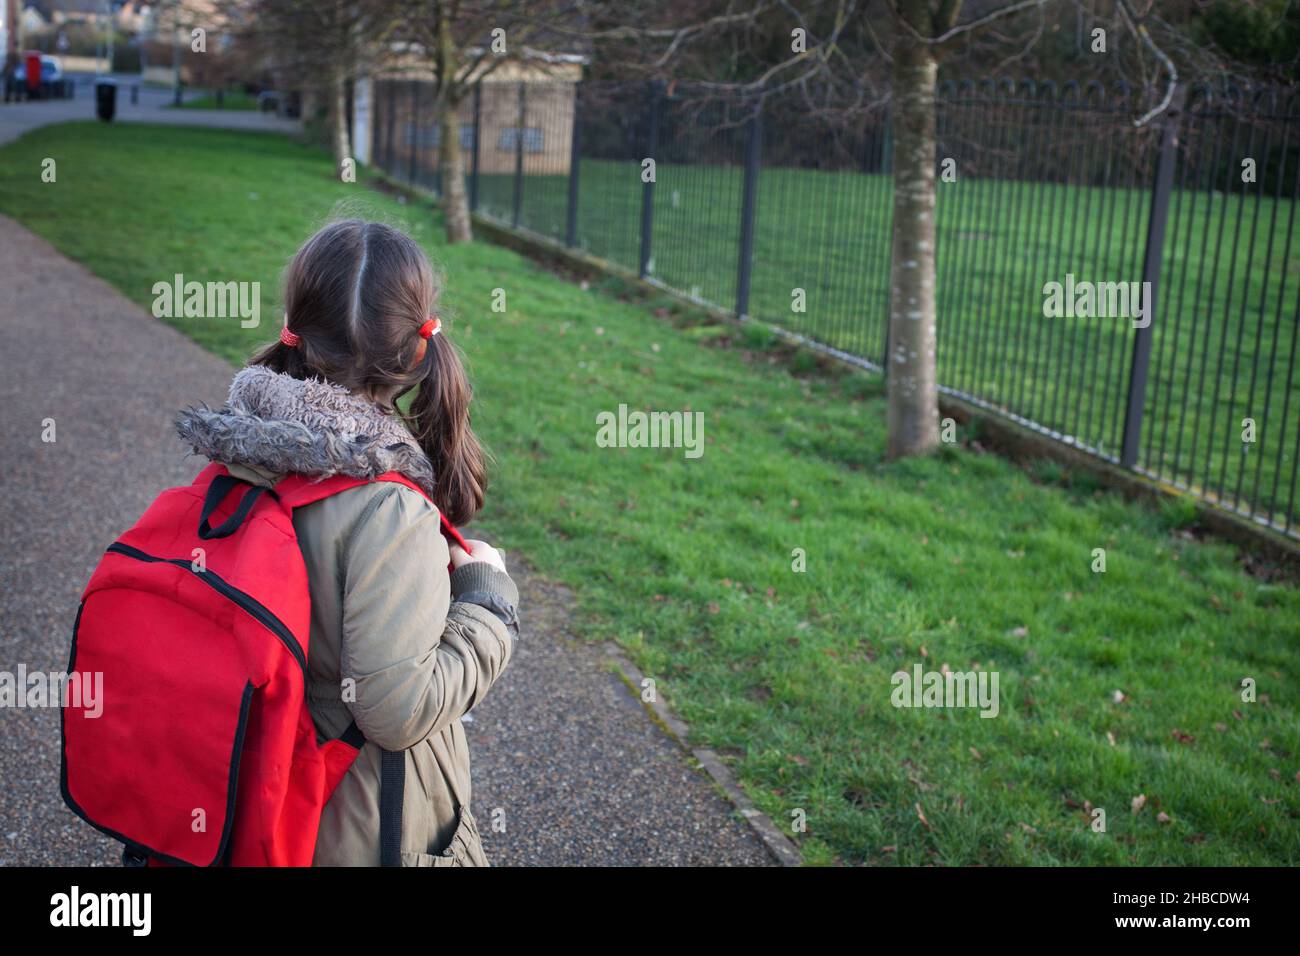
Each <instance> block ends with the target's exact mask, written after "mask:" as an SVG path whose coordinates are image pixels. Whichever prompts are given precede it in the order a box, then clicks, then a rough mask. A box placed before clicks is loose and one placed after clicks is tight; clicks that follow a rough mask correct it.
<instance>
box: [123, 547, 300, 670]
mask: <svg viewBox="0 0 1300 956" xmlns="http://www.w3.org/2000/svg"><path fill="white" fill-rule="evenodd" d="M108 550H109V551H112V552H113V553H115V554H121V555H125V556H126V557H128V558H136V559H137V560H140V561H154V562H160V563H162V564H174V565H176V566H177V567H178V568H185V569H187V570H188V571H189V572H190V573H191V574H193V575H194V576H195V577H197V578H198V579H199V580H200V581H203V582H204V583H205V584H207V585H209V586H210V587H211V588H213V589H214V590H215V591H217V592H219V593H221V594H223V595H225V596H226V597H228V598H229V599H230V600H232V601H234V602H235V603H236V604H238V605H239V606H240V607H241V608H243V609H244V610H245V611H247V612H248V613H249V614H251V615H252V616H253V617H254V618H255V619H256V620H257V621H259V622H260V623H261V624H263V625H264V626H265V627H266V629H267V630H269V631H270V632H271V633H273V634H274V635H275V636H276V637H278V638H279V639H280V643H282V644H283V645H284V646H285V647H287V648H288V649H289V653H290V654H292V655H293V657H294V660H296V661H297V662H298V666H299V667H301V668H302V673H303V676H304V677H306V676H307V655H306V654H304V653H303V650H302V645H301V644H299V643H298V639H297V638H296V637H294V636H293V631H291V630H289V629H288V628H287V627H285V625H284V622H283V621H281V620H280V619H279V618H278V617H276V616H275V615H274V614H272V613H271V611H270V610H268V609H267V607H266V605H264V604H262V603H261V602H260V601H258V600H257V598H255V597H253V596H252V595H251V594H246V593H245V592H243V591H241V590H239V588H237V587H235V586H234V585H233V584H230V583H228V582H227V581H225V580H223V579H222V578H221V576H220V575H218V574H217V573H216V572H215V571H208V570H203V571H196V570H194V563H193V562H192V561H187V560H185V559H184V558H159V557H155V556H154V555H152V554H148V553H146V552H144V551H141V550H140V549H139V548H133V547H131V546H130V545H129V544H123V543H122V542H121V541H114V542H113V543H112V544H110V545H109V546H108Z"/></svg>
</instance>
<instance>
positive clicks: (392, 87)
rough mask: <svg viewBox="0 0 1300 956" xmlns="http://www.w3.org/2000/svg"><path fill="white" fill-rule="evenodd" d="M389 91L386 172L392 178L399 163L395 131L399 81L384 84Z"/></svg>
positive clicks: (385, 136) (385, 124)
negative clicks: (395, 150) (396, 154)
mask: <svg viewBox="0 0 1300 956" xmlns="http://www.w3.org/2000/svg"><path fill="white" fill-rule="evenodd" d="M384 87H385V89H387V90H388V101H387V102H388V106H387V108H386V109H385V110H384V120H385V123H384V172H386V173H388V175H390V176H394V177H395V176H396V175H397V161H396V158H395V154H394V152H393V151H394V149H396V146H395V145H394V143H393V137H394V135H395V133H394V130H395V129H396V127H397V81H396V80H389V81H388V82H387V83H385V84H384Z"/></svg>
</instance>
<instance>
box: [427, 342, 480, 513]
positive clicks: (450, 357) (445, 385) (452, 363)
mask: <svg viewBox="0 0 1300 956" xmlns="http://www.w3.org/2000/svg"><path fill="white" fill-rule="evenodd" d="M428 341H429V345H428V349H427V352H428V354H426V355H425V357H424V363H423V364H424V368H425V372H424V377H423V378H422V379H421V380H420V385H419V391H418V392H417V393H416V396H415V398H414V399H412V400H411V413H410V415H409V416H408V418H407V423H408V425H409V426H410V428H411V431H412V432H413V433H414V434H415V438H416V441H418V442H419V443H420V447H421V448H423V449H424V453H425V454H426V455H428V456H429V461H430V462H431V463H432V464H433V473H434V493H433V503H434V504H436V505H437V506H438V510H440V511H441V512H442V513H443V514H444V515H446V517H447V520H448V521H450V522H451V523H452V524H465V523H466V522H468V521H469V520H470V519H471V518H473V517H474V515H475V514H477V513H478V511H479V510H480V509H481V508H482V507H483V492H484V490H485V487H486V484H487V465H486V462H485V461H484V455H483V449H482V447H481V446H480V445H479V442H478V438H477V437H476V436H475V435H474V432H473V431H472V430H471V429H470V424H469V403H470V398H471V397H472V395H473V390H472V389H471V388H470V384H469V379H468V378H467V377H466V375H465V366H464V365H463V363H462V362H461V358H460V354H459V352H458V351H457V349H456V346H454V345H453V344H452V343H451V342H449V341H448V340H447V336H446V335H445V334H442V335H434V336H433V337H431V338H430V339H429V340H428Z"/></svg>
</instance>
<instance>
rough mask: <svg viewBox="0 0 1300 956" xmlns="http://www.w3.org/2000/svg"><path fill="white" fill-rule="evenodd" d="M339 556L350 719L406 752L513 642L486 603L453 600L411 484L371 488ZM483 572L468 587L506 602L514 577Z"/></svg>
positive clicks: (442, 544) (456, 709)
mask: <svg viewBox="0 0 1300 956" xmlns="http://www.w3.org/2000/svg"><path fill="white" fill-rule="evenodd" d="M340 557H341V561H340V571H341V574H342V577H343V581H342V585H343V622H342V624H343V626H342V633H343V642H342V643H343V646H342V658H341V664H342V671H343V673H342V676H343V677H344V679H347V678H351V679H352V680H353V681H355V688H354V689H355V700H353V701H350V702H349V708H350V709H351V711H352V716H353V719H355V720H356V722H357V726H358V727H359V728H360V730H361V732H362V733H363V734H364V735H365V737H366V739H367V740H370V741H373V742H374V743H376V744H378V745H379V746H381V747H383V748H384V749H385V750H407V749H410V748H411V747H414V746H415V745H416V744H418V743H419V742H420V741H422V740H424V739H426V738H427V737H429V736H431V735H433V734H436V733H438V732H439V731H440V730H442V729H443V728H444V727H446V726H447V725H448V724H450V723H451V722H452V721H454V720H457V719H459V718H460V717H461V716H463V715H464V714H466V713H468V712H469V711H470V709H471V708H473V707H474V706H475V705H476V704H478V702H479V701H481V700H482V699H483V697H484V696H485V695H486V694H487V692H488V689H489V688H490V687H491V686H492V684H493V682H494V681H495V680H496V679H497V677H499V676H500V675H501V673H502V671H504V670H505V668H506V665H507V664H508V663H509V661H510V654H511V651H512V650H513V643H514V639H513V637H512V636H511V634H510V632H509V630H508V628H507V625H506V623H504V622H503V621H502V620H501V618H500V617H499V616H498V615H496V614H494V613H493V612H492V611H491V610H489V609H487V608H485V607H482V606H480V605H478V604H471V603H467V602H462V601H456V600H454V598H453V594H452V587H453V583H452V581H451V580H450V579H449V577H448V574H447V563H448V552H447V543H446V541H445V539H444V538H443V536H442V533H441V530H440V522H439V516H438V510H437V508H435V507H434V506H433V505H431V504H430V503H429V501H428V500H427V499H425V498H424V497H423V496H422V495H420V494H419V493H417V492H414V491H411V490H410V489H409V488H405V487H402V486H400V485H390V486H388V487H387V488H384V489H383V490H382V491H380V492H379V493H377V494H376V495H375V497H374V498H373V499H372V500H371V501H370V502H368V503H367V506H366V508H365V510H364V511H363V512H362V513H361V515H360V517H359V518H358V520H357V523H356V525H355V527H354V528H353V529H352V531H351V533H350V534H349V535H348V537H347V539H346V540H345V542H344V543H343V553H342V554H341V556H340ZM457 570H458V571H459V570H463V569H457ZM476 570H479V569H476ZM485 570H487V571H490V572H491V573H490V574H484V573H477V574H475V575H474V582H475V583H474V587H475V590H476V592H477V593H479V594H481V593H482V592H483V590H484V589H485V588H486V589H487V590H488V591H491V592H494V593H496V594H497V595H498V596H499V597H500V598H501V600H502V602H503V603H505V604H507V605H509V606H511V607H512V608H513V606H514V604H516V603H517V602H518V591H517V590H516V589H515V585H514V582H513V581H511V580H510V577H509V576H508V575H506V574H504V573H502V572H501V571H498V570H496V569H495V568H488V569H485Z"/></svg>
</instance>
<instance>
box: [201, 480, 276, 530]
mask: <svg viewBox="0 0 1300 956" xmlns="http://www.w3.org/2000/svg"><path fill="white" fill-rule="evenodd" d="M239 484H248V483H247V482H244V481H241V480H240V479H238V478H236V477H234V476H233V475H217V476H216V477H215V478H213V479H212V484H210V485H209V486H208V493H207V495H206V496H205V497H204V499H203V510H202V511H201V512H199V537H200V538H202V539H203V540H204V541H209V540H211V539H212V538H228V537H230V535H232V534H234V533H235V532H236V531H237V530H239V526H240V525H241V524H243V523H244V519H245V518H247V517H248V513H249V512H250V511H251V510H253V505H255V504H256V503H257V499H258V496H260V495H261V494H262V492H264V491H269V492H270V493H271V497H272V498H274V497H277V496H276V494H275V492H274V491H272V490H271V489H270V488H265V487H263V486H261V485H249V488H248V491H246V492H244V497H243V498H241V499H240V501H239V506H238V507H237V508H235V510H234V513H233V514H231V516H230V517H229V518H227V519H226V520H225V521H223V522H222V523H221V524H220V525H218V526H217V527H215V528H214V527H212V525H210V524H209V523H208V519H209V518H211V517H212V513H213V512H214V511H216V510H217V507H218V506H219V505H220V504H221V502H222V501H224V500H225V498H226V495H228V494H229V493H230V490H231V489H232V488H234V487H235V485H239Z"/></svg>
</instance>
